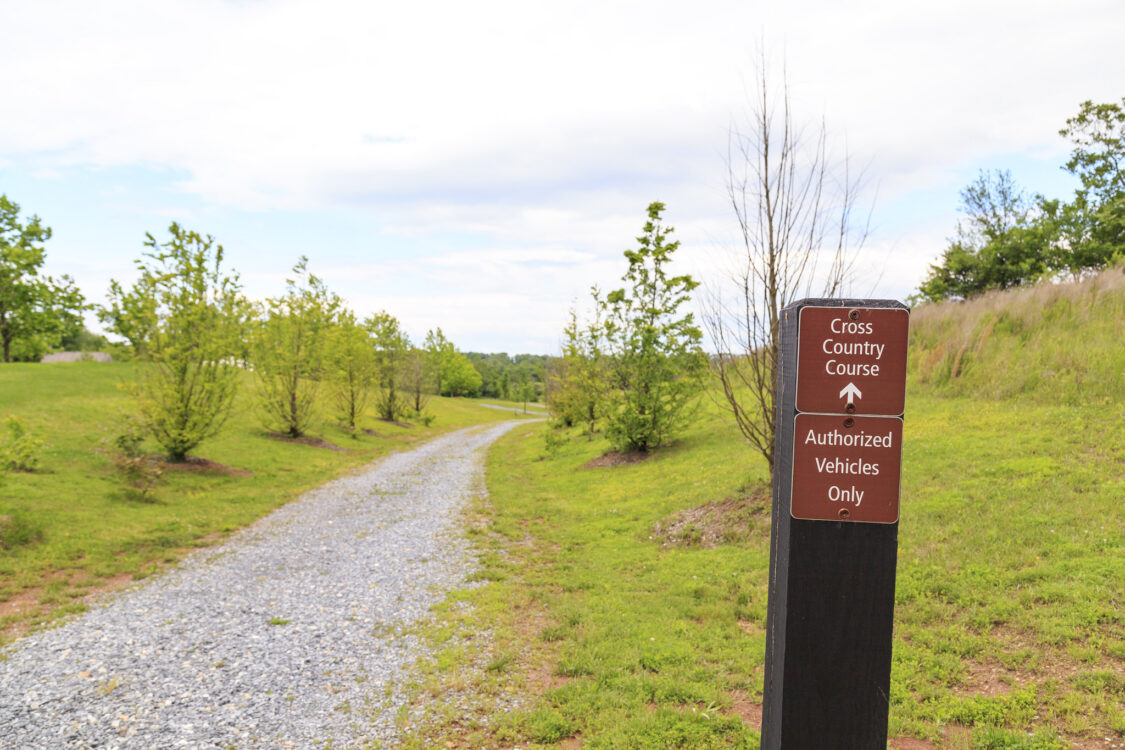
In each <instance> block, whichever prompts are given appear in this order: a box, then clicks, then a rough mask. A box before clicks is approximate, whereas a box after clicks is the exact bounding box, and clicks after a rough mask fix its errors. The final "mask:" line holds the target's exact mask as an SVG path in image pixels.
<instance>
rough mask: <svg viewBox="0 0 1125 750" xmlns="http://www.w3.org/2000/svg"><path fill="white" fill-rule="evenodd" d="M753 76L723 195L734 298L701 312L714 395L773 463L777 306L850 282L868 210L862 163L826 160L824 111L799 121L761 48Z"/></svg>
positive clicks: (713, 296)
mask: <svg viewBox="0 0 1125 750" xmlns="http://www.w3.org/2000/svg"><path fill="white" fill-rule="evenodd" d="M755 81H756V84H757V91H756V92H755V95H754V96H753V97H752V98H751V99H750V105H749V111H748V113H747V118H746V122H745V124H744V126H743V127H741V128H738V127H734V126H732V127H731V128H730V130H729V132H728V138H727V173H726V188H727V198H728V200H729V202H730V206H731V208H732V210H733V211H734V215H735V219H736V221H737V222H738V227H739V234H740V240H741V242H740V246H739V247H738V249H737V251H736V254H737V256H738V265H737V268H738V270H737V271H735V272H734V273H733V274H732V276H731V287H733V289H734V292H735V294H734V299H733V302H729V301H728V299H729V298H727V297H724V296H723V294H722V292H721V290H714V289H713V290H711V292H710V295H709V299H708V300H707V301H706V302H705V304H704V307H705V309H704V313H703V321H704V325H705V327H706V328H707V331H708V333H709V334H710V336H711V340H712V342H713V344H714V345H715V348H716V353H715V356H714V358H713V360H712V364H713V369H714V371H715V374H716V376H717V379H718V382H719V386H720V390H721V392H722V397H721V398H719V397H716V398H717V401H718V402H719V403H720V405H721V406H723V407H724V408H725V409H727V410H728V411H729V412H730V413H731V415H732V416H733V417H734V420H735V423H736V424H737V425H738V429H739V431H740V432H741V433H742V435H743V436H744V437H745V438H746V440H747V441H748V442H749V443H750V445H751V446H753V447H754V448H755V449H756V450H757V451H758V452H759V453H761V454H762V456H764V457H765V459H766V461H767V462H768V463H769V465H770V468H771V470H772V468H773V460H774V435H775V427H776V425H775V418H776V417H775V411H774V404H775V397H776V389H777V362H778V339H777V337H778V329H779V319H780V314H781V310H782V308H784V307H786V306H787V305H789V304H791V303H792V302H795V301H797V300H798V299H801V298H804V297H811V296H822V297H836V296H840V295H841V294H843V293H844V292H845V291H846V289H847V287H848V286H849V282H850V278H851V275H852V272H853V270H854V265H855V259H856V255H857V253H858V251H859V250H860V249H861V248H862V247H863V245H864V243H865V241H866V239H867V235H868V231H869V228H870V212H868V215H867V219H866V220H865V221H862V222H858V223H857V222H856V217H855V212H856V208H857V206H856V203H857V199H858V195H859V192H860V188H861V186H862V182H863V180H862V178H863V174H862V172H861V173H860V174H858V175H857V174H854V173H853V171H852V168H851V162H850V159H849V158H848V157H847V155H846V154H845V156H844V158H843V159H841V160H840V161H839V163H836V162H833V161H832V160H831V158H830V155H829V152H828V129H827V126H826V124H825V122H824V121H823V120H821V121H820V123H819V124H818V126H817V127H816V128H814V129H810V130H809V131H805V130H804V129H803V128H801V127H800V126H799V125H798V123H797V121H796V119H795V117H794V115H793V112H792V109H791V101H790V95H789V83H788V79H787V77H786V76H785V74H784V71H783V73H782V79H781V92H780V95H778V94H775V93H774V92H773V90H772V87H771V82H770V74H769V69H768V65H767V61H766V56H765V53H764V51H763V52H761V53H760V54H759V59H758V69H757V75H756V77H755Z"/></svg>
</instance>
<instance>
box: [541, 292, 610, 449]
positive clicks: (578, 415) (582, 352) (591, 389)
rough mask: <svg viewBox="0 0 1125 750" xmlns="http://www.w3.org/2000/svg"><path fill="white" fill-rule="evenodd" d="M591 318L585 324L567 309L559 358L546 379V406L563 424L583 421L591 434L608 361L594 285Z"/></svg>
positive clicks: (605, 377)
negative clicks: (592, 316) (568, 313)
mask: <svg viewBox="0 0 1125 750" xmlns="http://www.w3.org/2000/svg"><path fill="white" fill-rule="evenodd" d="M592 293H593V297H594V311H595V312H594V315H595V317H594V319H593V320H592V321H591V322H590V323H588V324H587V325H582V324H581V322H580V321H579V317H578V311H577V310H576V309H574V308H571V310H570V321H569V322H568V323H567V325H566V328H564V329H563V336H564V337H565V338H564V341H563V347H562V358H561V359H560V360H559V361H558V362H557V363H556V365H555V367H554V370H553V372H552V374H551V376H550V377H549V378H548V396H547V407H548V409H549V410H550V411H551V414H552V415H553V416H554V417H555V419H556V420H558V421H560V422H562V423H563V424H565V425H574V424H584V425H585V426H586V432H587V434H589V435H591V436H592V435H593V434H594V432H595V430H596V427H597V421H598V418H599V417H600V415H601V409H602V405H603V402H604V400H605V396H606V390H607V387H608V381H607V376H608V371H607V365H608V360H607V359H606V356H605V353H604V351H603V349H604V341H603V336H604V330H603V322H602V320H601V318H600V315H601V306H602V302H601V295H600V293H599V292H598V290H597V289H596V288H595V289H593V290H592Z"/></svg>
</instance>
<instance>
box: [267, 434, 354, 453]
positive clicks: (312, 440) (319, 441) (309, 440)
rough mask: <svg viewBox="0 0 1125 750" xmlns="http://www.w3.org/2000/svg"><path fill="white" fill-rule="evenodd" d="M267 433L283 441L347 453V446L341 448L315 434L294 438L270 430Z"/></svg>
mask: <svg viewBox="0 0 1125 750" xmlns="http://www.w3.org/2000/svg"><path fill="white" fill-rule="evenodd" d="M268 434H269V436H270V437H271V438H276V439H277V440H280V441H282V442H284V443H300V444H301V445H311V446H312V447H314V448H324V449H326V450H330V451H336V452H337V453H347V448H341V447H340V446H338V445H336V444H335V443H330V442H328V441H327V440H325V439H324V438H321V437H316V436H315V435H304V436H303V437H298V438H295V437H290V436H289V435H284V434H282V433H280V432H270V433H268Z"/></svg>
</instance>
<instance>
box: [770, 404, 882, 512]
mask: <svg viewBox="0 0 1125 750" xmlns="http://www.w3.org/2000/svg"><path fill="white" fill-rule="evenodd" d="M901 463H902V419H901V418H900V417H851V416H847V417H845V416H837V415H831V414H798V415H797V416H796V422H795V429H794V433H793V502H792V506H791V507H792V511H791V512H792V514H793V517H794V518H803V519H807V520H810V521H866V522H868V523H894V522H895V521H897V520H898V492H899V473H900V472H899V467H900V466H901Z"/></svg>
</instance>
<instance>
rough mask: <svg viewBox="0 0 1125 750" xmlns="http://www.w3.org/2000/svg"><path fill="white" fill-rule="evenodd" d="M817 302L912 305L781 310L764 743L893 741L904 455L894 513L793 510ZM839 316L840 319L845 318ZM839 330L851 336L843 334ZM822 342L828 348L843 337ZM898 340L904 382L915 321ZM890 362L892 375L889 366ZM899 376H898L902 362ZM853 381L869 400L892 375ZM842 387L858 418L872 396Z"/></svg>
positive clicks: (792, 749) (849, 745)
mask: <svg viewBox="0 0 1125 750" xmlns="http://www.w3.org/2000/svg"><path fill="white" fill-rule="evenodd" d="M809 307H819V308H842V309H841V311H840V312H841V313H842V314H845V315H846V314H848V313H850V314H851V315H852V316H853V318H852V320H861V321H862V320H867V319H874V318H875V317H877V316H878V315H884V316H885V315H886V313H885V312H880V311H886V310H888V309H894V310H905V307H904V306H903V305H902V304H901V303H898V302H894V301H890V300H834V299H809V300H802V301H801V302H797V303H795V304H793V305H791V306H789V307H786V308H785V309H784V310H783V311H782V315H781V328H780V357H779V363H778V373H777V384H778V398H777V421H776V425H777V437H776V444H775V451H774V455H775V459H774V473H773V525H772V529H771V535H770V571H769V604H768V612H767V617H766V663H765V697H764V705H763V717H762V748H763V750H868V749H870V750H876V749H877V750H885V748H886V746H887V713H888V708H889V692H888V691H889V687H890V670H891V626H892V621H893V615H894V591H895V565H896V561H897V541H898V521H897V506H898V494H897V466H896V467H894V468H895V471H896V475H895V476H896V479H895V482H896V488H895V491H894V498H893V502H894V515H893V518H894V522H893V523H878V522H876V523H871V522H860V521H857V520H853V519H854V518H855V517H856V516H855V514H854V513H853V514H852V515H851V519H849V512H848V510H847V509H846V508H844V507H843V505H842V504H841V505H840V506H836V505H833V506H831V508H832V509H833V510H835V508H837V507H839V508H840V509H839V510H838V511H836V512H837V513H838V520H827V519H824V520H805V519H803V518H794V517H793V515H792V500H793V497H792V490H793V469H794V442H795V441H794V438H795V435H794V425H795V421H796V417H797V414H798V410H797V402H796V392H797V385H798V383H797V376H798V372H797V367H798V345H799V342H798V336H799V331H800V320H801V310H802V309H804V308H809ZM872 310H874V311H875V312H869V311H872ZM829 314H832V315H834V314H835V313H834V311H833V312H832V313H829ZM894 315H895V316H899V317H901V316H902V313H897V312H896V313H895V314H894ZM810 317H811V316H810ZM834 320H835V319H834ZM832 325H833V330H835V327H838V326H839V325H842V324H838V323H836V322H834V323H833V324H832ZM833 336H835V334H833ZM900 338H901V344H900V343H899V339H900ZM839 340H842V341H851V340H852V339H849V338H847V337H846V336H843V335H841V336H840V337H839ZM855 340H859V338H855ZM828 342H831V343H828ZM816 343H817V346H818V347H819V348H823V349H825V350H826V351H829V350H831V348H832V346H834V345H835V343H836V340H835V339H834V338H827V339H825V343H824V344H823V345H821V343H820V340H818V341H817V342H816ZM892 343H893V346H892V347H890V348H891V349H894V350H895V351H887V349H884V350H880V351H879V355H880V357H881V359H879V360H878V362H881V363H883V364H884V365H885V364H886V362H887V360H888V359H889V358H890V357H891V356H901V358H902V376H901V380H902V382H901V383H897V382H896V383H895V384H894V387H897V388H903V389H905V358H906V351H905V324H904V325H903V330H902V333H901V335H900V336H899V335H897V334H896V337H895V339H894V341H893V342H892ZM897 349H901V352H899V351H897ZM826 356H827V355H826ZM872 356H873V355H872ZM857 361H858V360H857ZM871 361H875V360H874V359H871ZM832 362H833V365H832V366H836V365H835V360H832ZM823 369H824V367H823V366H820V370H823ZM892 369H893V368H892ZM882 373H883V374H884V375H886V374H887V368H886V367H884V368H883V370H882ZM821 377H822V378H823V377H824V375H823V373H821ZM843 377H845V378H846V377H847V376H843ZM890 378H891V379H893V380H896V381H897V380H898V378H899V376H898V374H897V370H894V371H893V372H892V373H891V374H890ZM803 382H804V381H803ZM848 383H849V384H851V383H854V384H853V385H852V388H853V390H854V392H856V393H859V392H860V391H861V389H864V388H867V389H870V390H869V391H868V394H869V398H868V401H869V402H871V401H873V400H874V398H875V397H876V394H877V393H879V392H880V389H881V388H883V387H884V386H885V385H886V383H885V382H884V381H882V380H879V379H878V378H875V379H874V380H871V381H869V382H866V383H863V382H860V381H858V380H854V381H852V380H849V381H848ZM836 387H840V388H843V389H844V390H843V391H841V392H840V396H839V398H840V403H839V413H840V423H841V424H844V423H845V422H850V423H851V424H854V423H855V421H856V419H858V418H859V417H853V418H852V419H851V420H848V419H847V417H848V416H849V415H853V414H856V415H858V414H862V413H864V412H863V409H864V407H863V406H862V405H861V404H862V403H863V401H862V400H860V399H858V397H857V398H853V397H852V396H850V395H847V393H849V392H848V391H847V389H846V386H845V385H843V384H840V383H837V384H835V385H833V386H832V388H833V395H834V397H835V390H834V389H835V388H836ZM803 398H807V396H803ZM853 402H854V403H853ZM857 407H858V409H857ZM833 413H834V412H833ZM869 413H870V412H869ZM898 415H899V416H901V412H898ZM886 423H887V420H884V422H882V423H880V424H886ZM899 425H901V422H900V423H899ZM841 429H843V428H841ZM899 429H900V431H899V435H900V436H901V427H900V428H899ZM898 450H899V451H901V447H898ZM861 479H862V478H861ZM837 494H839V493H837ZM866 507H867V506H864V509H865V510H866ZM833 518H834V519H836V517H835V516H834V517H833Z"/></svg>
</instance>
